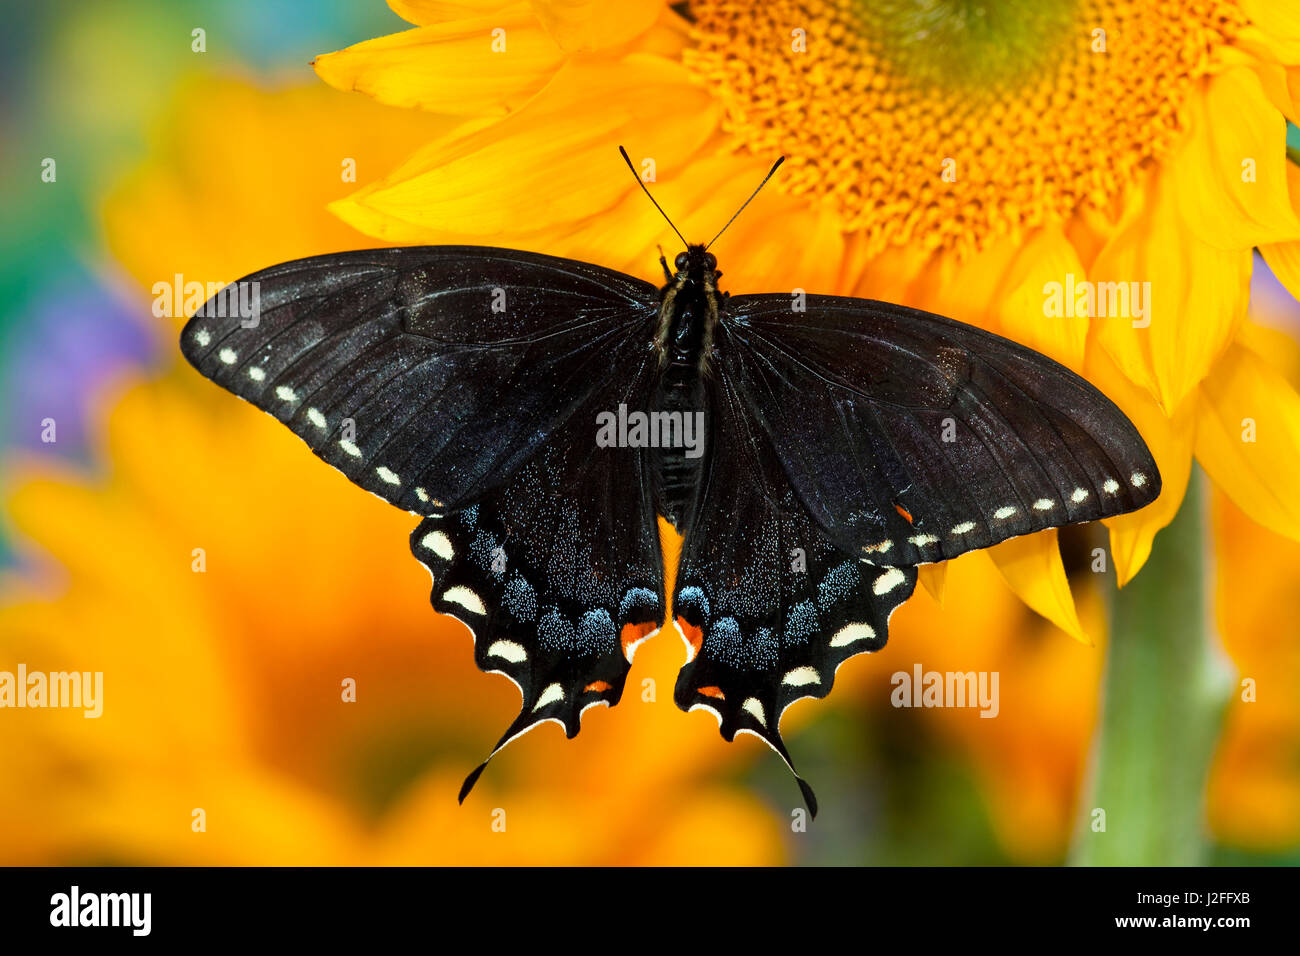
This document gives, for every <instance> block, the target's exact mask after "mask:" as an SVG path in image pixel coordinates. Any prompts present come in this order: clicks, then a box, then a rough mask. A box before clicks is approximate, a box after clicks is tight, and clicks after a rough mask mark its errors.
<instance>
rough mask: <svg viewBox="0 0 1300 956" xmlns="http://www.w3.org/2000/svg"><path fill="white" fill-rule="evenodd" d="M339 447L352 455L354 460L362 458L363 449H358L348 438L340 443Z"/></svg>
mask: <svg viewBox="0 0 1300 956" xmlns="http://www.w3.org/2000/svg"><path fill="white" fill-rule="evenodd" d="M339 447H340V448H342V449H343V450H344V451H345V452H347V453H348V454H349V455H351V456H352V457H353V458H360V457H361V449H360V448H358V447H357V446H356V445H354V444H352V442H350V441H348V440H347V439H346V438H345V439H343V440H342V441H340V442H339Z"/></svg>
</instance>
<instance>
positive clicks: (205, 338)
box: [194, 329, 212, 348]
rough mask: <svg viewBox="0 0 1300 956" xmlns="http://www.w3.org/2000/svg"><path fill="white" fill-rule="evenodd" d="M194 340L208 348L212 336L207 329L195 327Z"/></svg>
mask: <svg viewBox="0 0 1300 956" xmlns="http://www.w3.org/2000/svg"><path fill="white" fill-rule="evenodd" d="M194 341H195V342H198V343H199V345H200V346H201V347H203V348H207V346H208V343H210V342H211V341H212V336H211V335H209V334H208V330H207V329H195V330H194Z"/></svg>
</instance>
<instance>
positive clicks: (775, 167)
mask: <svg viewBox="0 0 1300 956" xmlns="http://www.w3.org/2000/svg"><path fill="white" fill-rule="evenodd" d="M784 162H785V157H784V156H782V157H781V158H779V159H778V160H777V161H776V162H775V163H773V164H772V168H771V169H769V170H768V171H767V175H766V176H764V177H763V181H762V182H761V183H759V184H758V189H762V188H763V187H764V186H766V185H767V181H768V180H769V179H771V178H772V174H773V173H774V172H776V170H777V167H779V166H780V165H781V164H782V163H784ZM758 189H755V190H754V192H753V195H751V196H750V197H749V198H748V199H746V200H745V201H744V203H742V204H741V206H740V208H739V209H737V210H736V216H739V215H740V214H741V213H742V212H744V211H745V207H746V206H748V205H749V204H750V203H751V202H753V201H754V196H757V195H758ZM736 216H732V217H731V218H730V219H728V220H727V226H730V225H731V224H732V223H733V222H735V221H736ZM727 226H723V227H722V228H721V229H719V230H718V236H720V235H722V234H723V233H724V232H726V231H727ZM718 236H714V237H713V238H712V239H710V240H709V246H711V245H713V244H714V243H715V242H717V241H718ZM709 246H705V247H704V248H705V249H707V248H709Z"/></svg>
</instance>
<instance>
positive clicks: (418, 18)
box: [388, 0, 521, 27]
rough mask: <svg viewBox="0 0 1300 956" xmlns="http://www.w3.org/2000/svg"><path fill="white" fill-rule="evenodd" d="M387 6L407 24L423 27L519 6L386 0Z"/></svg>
mask: <svg viewBox="0 0 1300 956" xmlns="http://www.w3.org/2000/svg"><path fill="white" fill-rule="evenodd" d="M388 5H389V6H390V7H392V9H393V12H394V13H396V14H397V15H398V16H399V17H401V18H402V19H403V20H405V21H406V22H407V23H414V24H415V25H416V26H418V27H424V26H428V25H429V24H431V23H443V22H444V21H447V20H466V19H469V18H470V17H477V16H482V15H483V14H485V13H494V12H495V11H497V10H504V9H505V8H506V7H509V6H520V5H521V4H520V3H519V0H388Z"/></svg>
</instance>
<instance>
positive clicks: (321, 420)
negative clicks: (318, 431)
mask: <svg viewBox="0 0 1300 956" xmlns="http://www.w3.org/2000/svg"><path fill="white" fill-rule="evenodd" d="M307 421H309V422H311V423H312V424H313V425H315V426H316V427H317V428H324V427H325V416H324V415H322V414H321V413H320V409H318V408H309V409H307Z"/></svg>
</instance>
